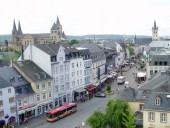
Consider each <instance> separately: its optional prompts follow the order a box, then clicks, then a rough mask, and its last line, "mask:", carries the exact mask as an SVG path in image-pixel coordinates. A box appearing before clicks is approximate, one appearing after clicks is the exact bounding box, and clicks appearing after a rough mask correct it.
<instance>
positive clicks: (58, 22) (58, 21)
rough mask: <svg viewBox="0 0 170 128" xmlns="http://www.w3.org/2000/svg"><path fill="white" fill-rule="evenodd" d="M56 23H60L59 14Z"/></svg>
mask: <svg viewBox="0 0 170 128" xmlns="http://www.w3.org/2000/svg"><path fill="white" fill-rule="evenodd" d="M56 24H57V25H60V20H59V18H58V16H57V22H56Z"/></svg>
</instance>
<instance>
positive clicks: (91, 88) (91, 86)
mask: <svg viewBox="0 0 170 128" xmlns="http://www.w3.org/2000/svg"><path fill="white" fill-rule="evenodd" d="M95 88H96V86H94V85H89V86H88V87H87V88H86V90H87V91H92V90H93V89H95Z"/></svg>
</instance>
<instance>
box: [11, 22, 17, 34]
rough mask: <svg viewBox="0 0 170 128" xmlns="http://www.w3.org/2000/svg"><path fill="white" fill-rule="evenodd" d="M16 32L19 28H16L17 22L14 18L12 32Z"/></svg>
mask: <svg viewBox="0 0 170 128" xmlns="http://www.w3.org/2000/svg"><path fill="white" fill-rule="evenodd" d="M15 32H17V28H16V24H15V20H14V22H13V29H12V33H15Z"/></svg>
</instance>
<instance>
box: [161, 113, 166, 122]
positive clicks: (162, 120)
mask: <svg viewBox="0 0 170 128" xmlns="http://www.w3.org/2000/svg"><path fill="white" fill-rule="evenodd" d="M166 121H167V116H166V113H161V122H162V123H165V122H166Z"/></svg>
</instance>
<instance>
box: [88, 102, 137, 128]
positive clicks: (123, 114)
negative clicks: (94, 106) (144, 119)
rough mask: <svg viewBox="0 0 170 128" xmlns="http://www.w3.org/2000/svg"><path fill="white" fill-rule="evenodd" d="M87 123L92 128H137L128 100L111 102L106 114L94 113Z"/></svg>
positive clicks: (108, 104) (107, 106)
mask: <svg viewBox="0 0 170 128" xmlns="http://www.w3.org/2000/svg"><path fill="white" fill-rule="evenodd" d="M87 123H89V125H90V126H91V127H92V128H105V127H106V126H108V128H135V120H134V117H133V115H132V113H131V110H130V107H129V104H128V102H127V101H126V100H121V99H114V100H109V101H108V103H107V105H106V109H105V112H104V114H103V113H101V112H94V113H93V115H91V116H90V117H89V118H88V120H87Z"/></svg>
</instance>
